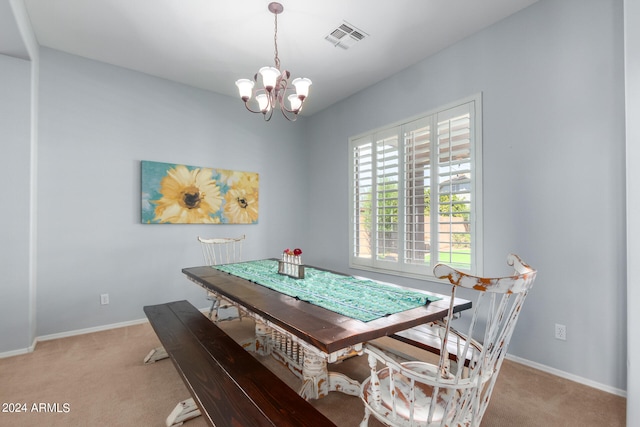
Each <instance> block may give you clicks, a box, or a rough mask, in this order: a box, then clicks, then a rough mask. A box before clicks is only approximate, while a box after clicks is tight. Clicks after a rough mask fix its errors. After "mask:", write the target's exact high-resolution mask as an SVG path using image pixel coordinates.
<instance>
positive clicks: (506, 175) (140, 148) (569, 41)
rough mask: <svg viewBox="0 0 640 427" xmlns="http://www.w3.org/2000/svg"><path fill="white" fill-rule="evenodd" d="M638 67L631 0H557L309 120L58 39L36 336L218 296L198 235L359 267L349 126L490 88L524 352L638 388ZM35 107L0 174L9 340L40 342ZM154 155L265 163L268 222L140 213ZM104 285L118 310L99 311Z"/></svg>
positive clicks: (500, 241)
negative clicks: (628, 299)
mask: <svg viewBox="0 0 640 427" xmlns="http://www.w3.org/2000/svg"><path fill="white" fill-rule="evenodd" d="M0 60H2V61H3V62H1V63H0V65H2V68H0V70H2V71H0V81H2V83H3V88H2V91H3V92H2V93H4V91H8V92H10V93H13V94H14V95H16V94H17V95H16V96H17V98H19V99H17V100H15V102H14V100H13V99H11V100H10V101H5V100H4V99H2V100H0V108H7V105H11V108H18V109H20V108H22V109H25V108H27V109H28V94H27V93H26V92H28V88H26V87H23V88H12V87H11V86H13V83H14V82H19V84H21V85H27V86H28V82H26V80H21V79H22V78H24V77H23V76H22V73H23V72H24V74H26V73H27V72H26V68H25V67H26V65H18V63H15V62H14V60H12V59H11V60H5V59H4V58H0ZM5 62H6V63H11V65H10V66H9V69H8V70H9V71H5V70H6V69H7V68H6V67H4V65H5ZM11 67H17V68H22V70H15V69H13V70H12V69H11ZM622 67H623V53H622V1H617V0H587V1H584V0H541V1H540V2H538V3H536V4H535V5H533V6H532V7H530V8H528V9H526V10H524V11H522V12H520V13H518V14H516V15H513V16H512V17H510V18H508V19H506V20H504V21H502V22H500V23H498V24H496V25H494V26H492V27H491V28H489V29H487V30H485V31H483V32H481V33H479V34H476V35H474V36H472V37H471V38H469V39H466V40H464V41H462V42H460V43H457V44H456V45H454V46H453V47H451V48H448V49H445V50H443V51H442V52H440V53H438V54H437V55H434V56H433V57H431V58H428V59H426V60H424V61H422V62H420V63H418V64H417V65H415V66H413V67H410V68H409V69H407V70H405V71H403V72H401V73H398V74H397V75H395V76H393V77H392V78H389V79H387V80H385V81H383V82H380V83H379V84H378V85H376V86H374V87H372V88H369V89H367V90H365V91H363V92H361V93H359V94H356V95H355V96H353V97H351V98H349V99H347V100H345V101H343V102H341V103H339V104H337V105H335V106H333V107H331V108H329V109H327V110H325V111H323V112H320V113H318V114H316V115H314V116H313V117H311V118H308V119H307V120H303V121H301V122H298V123H296V124H295V125H292V124H290V123H287V122H285V121H284V120H277V119H274V120H273V121H272V122H271V123H269V124H264V123H263V122H262V121H261V119H260V118H259V117H257V116H251V115H249V113H247V112H246V111H245V110H244V108H243V107H242V105H241V104H240V102H239V101H238V100H236V99H232V98H227V97H223V96H218V95H215V94H211V93H208V92H205V91H201V90H197V89H193V88H189V87H186V86H183V85H179V84H175V83H171V82H167V81H164V80H160V79H156V78H153V77H150V76H147V75H142V74H139V73H135V72H131V71H127V70H123V69H120V68H117V67H111V66H108V65H105V64H100V63H97V62H94V61H90V60H85V59H81V58H78V57H75V56H71V55H67V54H63V53H60V52H57V51H52V50H48V49H43V50H42V52H41V58H40V100H39V104H38V108H39V114H40V126H39V149H38V152H37V155H38V162H39V167H38V171H37V172H38V176H39V181H38V200H37V209H38V211H37V232H38V234H37V310H38V311H37V335H38V336H43V335H48V334H57V333H66V332H70V331H74V330H78V329H83V328H90V327H96V326H103V325H109V324H113V323H117V322H123V321H130V320H135V319H140V318H142V317H143V313H142V306H143V305H145V304H152V303H156V302H161V301H167V300H171V299H178V298H187V299H189V300H191V301H192V302H194V303H195V304H196V305H199V306H204V305H205V301H204V298H203V292H202V291H201V290H200V289H198V288H196V286H195V285H193V284H192V283H190V282H188V281H186V279H184V277H183V276H182V275H181V273H180V269H181V268H183V267H185V266H191V265H197V264H200V262H201V254H200V252H199V248H198V246H197V243H196V241H195V236H197V235H199V234H206V235H229V234H242V233H246V234H247V236H248V241H247V252H246V255H247V258H260V257H266V256H274V255H277V252H279V251H280V250H281V249H282V248H284V247H288V246H293V245H296V246H298V245H299V246H301V247H303V248H305V257H306V258H305V261H307V262H309V263H316V264H321V265H323V266H326V267H329V268H334V269H337V270H342V271H348V268H347V260H348V257H347V238H346V236H347V234H348V233H347V224H348V217H347V212H348V209H347V202H348V189H347V186H346V182H347V139H348V137H349V136H351V135H355V134H358V133H360V132H363V131H366V130H368V129H372V128H376V127H379V126H382V125H384V124H387V123H391V122H394V121H396V120H398V119H400V118H403V117H408V116H412V115H415V114H418V113H420V112H423V111H427V110H429V109H430V108H432V107H435V106H438V105H441V104H444V103H448V102H450V101H453V100H456V99H459V98H462V97H466V96H468V95H471V94H474V93H477V92H482V93H483V101H484V105H483V111H484V122H483V127H484V141H483V143H484V153H483V161H484V171H485V175H484V189H483V191H484V193H483V194H484V201H485V203H484V206H485V210H484V218H485V228H484V236H485V247H484V251H485V273H493V272H495V273H503V272H504V271H506V268H505V266H504V260H505V256H506V254H507V253H508V252H516V253H518V254H520V255H522V256H523V257H524V259H525V260H527V261H528V262H530V263H531V264H532V265H533V266H535V267H537V268H538V269H539V270H540V274H539V278H538V281H537V284H536V287H535V288H534V291H533V292H532V294H531V296H530V299H529V300H528V302H527V305H526V306H525V311H524V312H523V314H522V317H521V320H520V324H519V326H518V329H517V331H516V336H515V338H514V340H513V341H512V345H511V347H510V349H509V350H510V353H512V354H514V355H516V356H519V357H522V358H524V359H528V360H530V361H533V362H535V363H539V364H542V365H545V366H549V367H551V368H554V369H558V370H560V371H563V372H567V373H569V374H572V375H575V376H577V377H581V378H585V379H587V380H589V381H592V382H593V383H595V384H600V385H604V386H605V387H610V388H612V389H624V388H625V386H626V384H625V372H626V371H625V352H626V348H625V342H626V341H625V338H624V335H625V333H626V329H625V316H626V311H625V310H626V309H625V274H624V271H625V261H624V254H625V226H624V219H625V217H624V185H625V181H624V179H625V176H624V120H623V117H624V93H623V90H624V88H623V71H622ZM5 86H9V87H5ZM14 91H15V92H14ZM7 102H9V104H7ZM24 103H27V104H26V105H25V104H24ZM2 120H6V119H4V118H0V121H2ZM25 120H28V112H24V111H23V112H22V113H18V114H17V119H16V120H15V121H11V122H10V123H9V124H7V123H5V122H4V121H2V122H1V123H0V124H1V125H2V126H1V129H2V137H3V141H2V146H1V148H0V153H1V154H2V158H3V159H5V158H7V159H10V160H9V162H3V163H12V165H11V166H10V167H5V168H4V169H3V172H0V173H1V174H2V175H1V176H2V178H4V182H11V184H12V186H13V187H12V188H15V189H16V193H15V195H16V197H17V202H16V203H15V206H16V209H17V210H18V214H16V215H15V216H13V215H11V214H9V213H7V212H4V209H3V210H2V211H3V213H2V215H3V216H2V218H0V219H1V220H2V221H0V224H1V225H0V231H1V232H2V237H3V239H4V238H5V235H6V236H8V237H7V238H8V239H9V240H8V241H7V242H8V244H5V242H4V240H3V244H2V247H1V248H0V256H1V258H2V260H3V261H2V262H3V267H4V266H5V264H6V265H7V266H10V268H9V269H8V270H5V271H10V274H9V275H4V276H3V280H7V281H5V282H4V283H2V285H1V286H2V292H3V297H4V295H5V289H6V290H8V295H9V300H5V299H4V298H2V299H0V304H1V306H0V325H2V326H0V353H2V352H6V351H11V350H19V349H23V348H26V347H27V346H28V345H30V343H31V339H32V337H29V333H28V329H29V328H28V325H24V326H20V325H18V324H16V323H15V321H16V319H25V318H24V317H21V314H22V313H24V312H25V311H27V312H28V306H29V304H28V299H29V294H28V290H26V288H28V268H29V267H28V247H25V245H26V243H25V242H27V241H28V239H29V237H28V220H25V219H23V218H22V214H25V213H28V210H29V203H28V200H27V199H26V195H25V194H22V192H23V191H24V193H27V192H28V191H29V189H28V188H27V186H26V184H21V183H20V182H19V179H20V178H24V177H25V176H28V175H29V150H28V148H27V145H28V131H21V130H19V129H20V123H22V122H23V121H25ZM14 125H16V126H17V127H16V128H14ZM6 129H18V130H17V131H13V130H11V131H7V130H6ZM15 133H17V134H15ZM5 135H9V137H8V138H7V139H4V138H5ZM5 141H11V143H10V144H8V145H7V144H6V143H5ZM23 144H24V145H23ZM5 155H6V157H5ZM140 160H156V161H165V162H176V163H185V164H192V165H203V166H212V167H225V168H231V169H240V170H248V171H255V172H259V173H260V178H261V187H260V190H261V193H260V195H261V206H260V223H259V224H258V225H253V226H201V225H143V224H140V223H139V200H140V187H139V179H140V177H139V162H140ZM14 170H16V171H17V175H14V174H13V173H12V172H13V171H14ZM12 194H13V193H12ZM4 203H6V202H3V207H4V206H5V204H4ZM5 216H6V217H7V218H5ZM14 233H15V234H14ZM353 272H354V273H360V272H358V271H353ZM4 277H6V278H7V279H4ZM374 277H379V278H382V279H385V280H393V281H397V282H399V283H403V284H406V285H410V286H416V287H421V288H429V289H433V290H436V291H443V290H444V289H445V288H444V287H443V286H442V285H440V284H435V283H434V284H430V283H422V282H418V281H415V280H400V279H397V278H394V277H388V276H374ZM101 293H109V294H110V297H111V304H109V305H108V306H100V305H99V300H100V299H99V294H101ZM554 323H563V324H565V325H567V332H568V334H567V335H568V340H567V341H566V342H561V341H557V340H555V339H554V338H553V324H554ZM6 325H12V326H10V327H7V326H6ZM13 325H15V327H14V326H13ZM14 337H16V338H14Z"/></svg>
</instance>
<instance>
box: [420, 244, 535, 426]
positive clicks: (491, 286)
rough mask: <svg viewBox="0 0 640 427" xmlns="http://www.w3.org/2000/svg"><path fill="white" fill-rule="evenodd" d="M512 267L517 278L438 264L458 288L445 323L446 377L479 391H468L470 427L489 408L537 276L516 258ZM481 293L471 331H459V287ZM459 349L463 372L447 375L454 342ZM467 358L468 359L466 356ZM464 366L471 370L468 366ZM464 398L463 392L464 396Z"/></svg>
mask: <svg viewBox="0 0 640 427" xmlns="http://www.w3.org/2000/svg"><path fill="white" fill-rule="evenodd" d="M507 264H509V265H510V266H513V268H514V270H515V272H514V273H515V274H514V275H513V276H507V277H496V278H486V277H477V276H472V275H469V274H467V273H464V272H461V271H458V270H455V269H454V268H452V267H450V266H448V265H445V264H438V265H436V266H435V267H434V269H433V272H434V275H435V276H436V277H438V278H440V279H448V280H449V282H450V283H451V284H452V285H453V286H452V291H451V297H452V303H451V306H450V309H449V313H448V316H447V318H445V319H444V321H443V322H442V326H443V328H442V331H441V333H442V348H441V349H440V351H441V357H440V362H439V363H440V364H439V370H440V372H442V373H443V374H444V375H447V376H449V377H450V376H451V375H453V378H454V381H464V382H466V383H468V382H475V383H476V384H478V387H477V388H476V389H475V390H472V389H469V390H468V391H469V394H470V396H469V397H473V399H471V402H472V403H473V404H472V405H471V406H470V407H469V408H467V409H468V410H469V411H471V413H470V414H469V413H468V414H467V417H469V415H470V418H471V419H472V420H473V422H472V423H471V425H479V424H480V421H481V420H482V416H483V415H484V411H485V410H486V408H487V406H488V404H489V399H490V398H491V393H492V392H493V386H494V385H495V381H496V379H497V378H498V373H499V371H500V367H501V366H502V362H503V360H504V357H505V355H506V353H507V346H508V345H509V342H510V340H511V336H512V335H513V331H514V329H515V326H516V323H517V321H518V316H519V315H520V312H521V309H522V304H523V303H524V300H525V298H526V297H527V295H528V293H529V290H530V289H531V286H532V285H533V282H534V280H535V278H536V274H537V271H536V270H534V269H532V268H531V267H530V266H529V265H527V264H525V263H524V262H523V261H522V259H520V257H518V256H517V255H514V254H509V255H508V256H507ZM460 287H462V288H468V289H473V290H476V291H478V297H477V299H476V301H474V303H473V309H472V314H471V319H470V321H469V324H468V326H467V329H466V331H464V332H463V331H458V330H456V329H455V328H454V327H453V326H452V324H453V319H454V315H453V298H454V297H455V295H456V290H457V289H458V288H460ZM451 341H453V343H454V344H455V346H454V347H455V348H457V351H456V353H457V355H458V356H459V357H458V363H459V366H458V369H457V371H456V372H455V373H454V372H448V366H447V364H448V361H449V360H450V359H449V352H448V351H447V349H448V348H451V347H450V343H451ZM463 355H465V356H463ZM463 362H465V364H466V368H463ZM463 394H464V393H463Z"/></svg>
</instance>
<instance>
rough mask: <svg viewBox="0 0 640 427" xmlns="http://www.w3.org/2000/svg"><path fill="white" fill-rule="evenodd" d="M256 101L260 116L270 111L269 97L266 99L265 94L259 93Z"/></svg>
mask: <svg viewBox="0 0 640 427" xmlns="http://www.w3.org/2000/svg"><path fill="white" fill-rule="evenodd" d="M256 101H258V108H260V112H261V113H262V114H266V113H267V112H268V111H269V110H270V109H271V105H269V97H267V95H266V94H264V93H261V94H259V95H256Z"/></svg>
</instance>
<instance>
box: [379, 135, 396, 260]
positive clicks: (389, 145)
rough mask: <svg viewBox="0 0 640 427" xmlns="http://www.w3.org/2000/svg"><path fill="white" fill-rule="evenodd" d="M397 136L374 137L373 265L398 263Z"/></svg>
mask: <svg viewBox="0 0 640 427" xmlns="http://www.w3.org/2000/svg"><path fill="white" fill-rule="evenodd" d="M398 144H399V141H398V135H397V131H396V130H395V129H392V130H390V131H387V132H382V133H380V134H376V140H375V147H376V159H375V172H376V174H375V176H376V186H375V196H376V197H375V200H376V211H375V214H374V218H375V219H374V224H375V232H376V241H375V249H376V250H375V254H376V260H377V261H385V260H387V261H388V260H390V261H392V262H394V263H396V262H397V261H398V239H399V235H398V233H399V230H398V224H399V220H398V190H399V188H398V186H399V185H400V178H399V171H398V167H399V163H400V159H399V155H398Z"/></svg>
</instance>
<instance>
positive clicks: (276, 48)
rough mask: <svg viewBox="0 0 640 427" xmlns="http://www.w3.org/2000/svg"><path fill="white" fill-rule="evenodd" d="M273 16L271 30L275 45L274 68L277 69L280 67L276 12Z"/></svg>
mask: <svg viewBox="0 0 640 427" xmlns="http://www.w3.org/2000/svg"><path fill="white" fill-rule="evenodd" d="M273 16H274V17H275V18H274V21H275V30H274V32H273V44H274V46H275V51H274V53H275V61H276V68H277V69H278V70H279V69H280V58H278V14H277V13H274V14H273Z"/></svg>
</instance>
